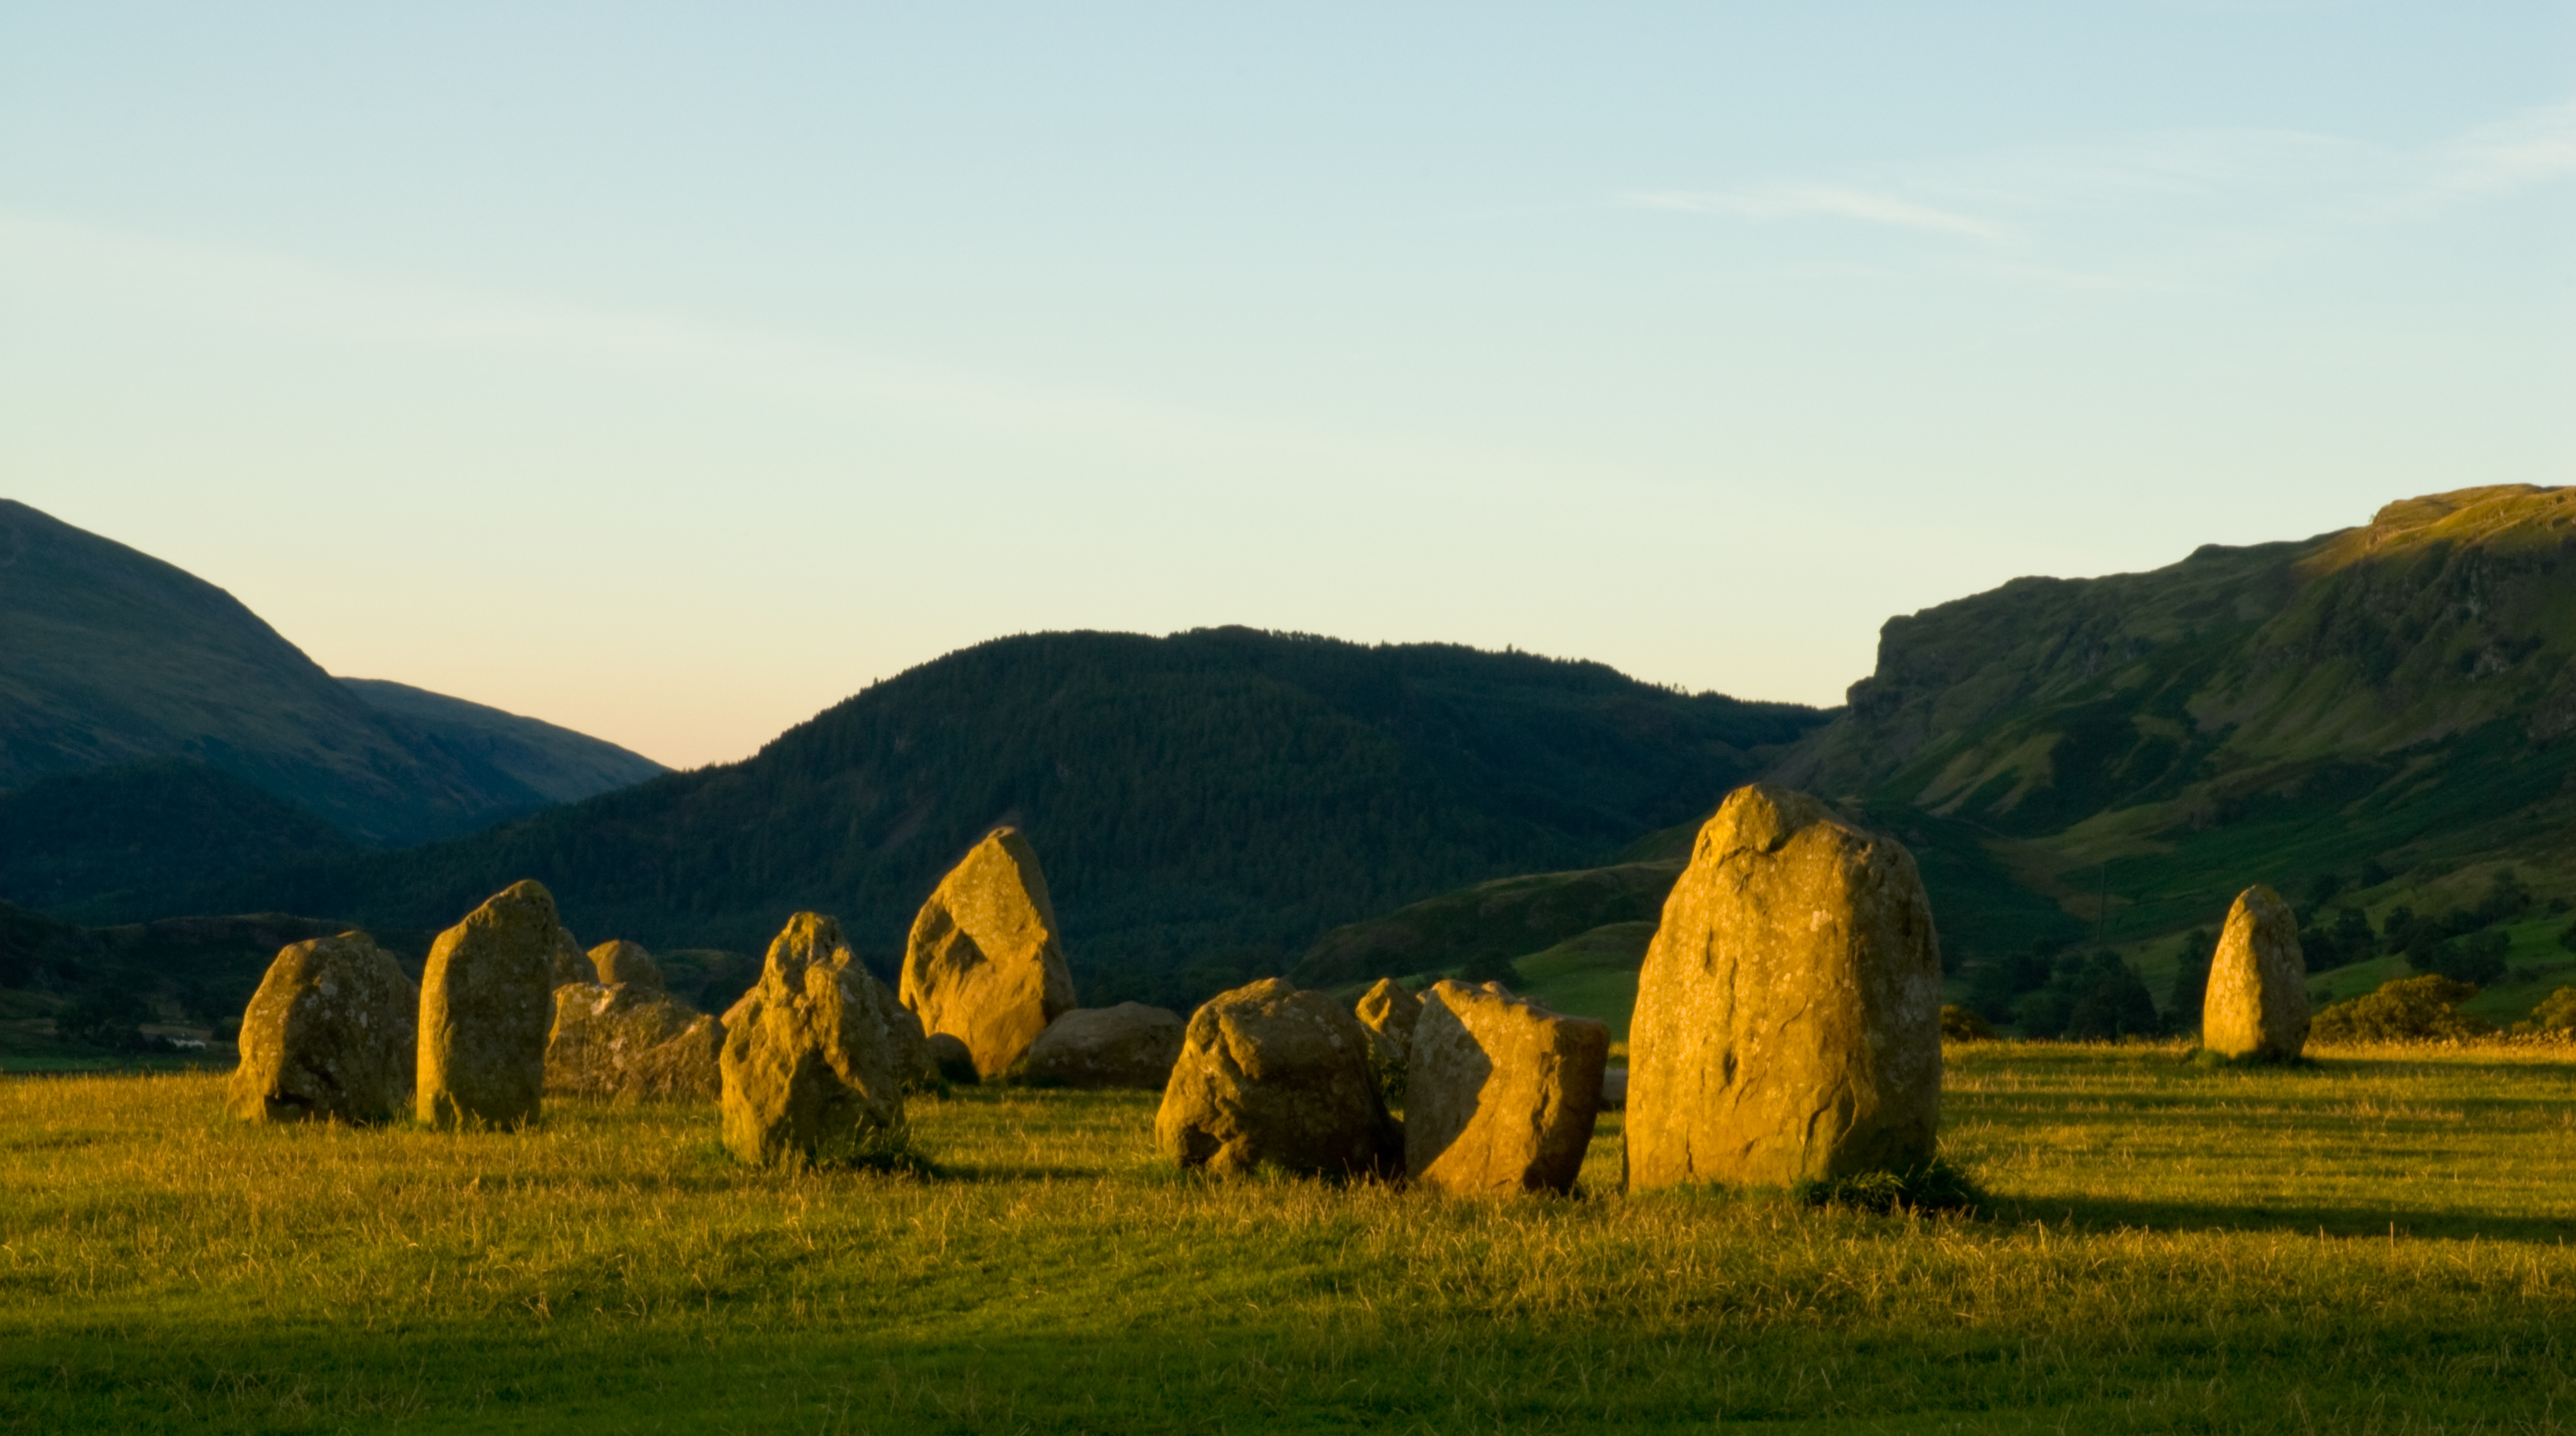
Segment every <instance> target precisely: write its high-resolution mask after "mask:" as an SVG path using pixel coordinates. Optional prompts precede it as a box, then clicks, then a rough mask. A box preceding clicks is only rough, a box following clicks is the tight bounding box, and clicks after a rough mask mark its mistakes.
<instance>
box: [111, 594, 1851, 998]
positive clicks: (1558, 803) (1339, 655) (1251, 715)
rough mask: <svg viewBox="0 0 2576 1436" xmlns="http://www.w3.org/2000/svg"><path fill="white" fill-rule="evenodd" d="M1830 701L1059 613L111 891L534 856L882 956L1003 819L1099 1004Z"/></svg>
mask: <svg viewBox="0 0 2576 1436" xmlns="http://www.w3.org/2000/svg"><path fill="white" fill-rule="evenodd" d="M1823 718H1824V715H1823V714H1821V713H1819V712H1818V711H1817V710H1814V709H1809V708H1804V707H1799V706H1796V705H1787V704H1757V703H1743V702H1738V701H1736V700H1734V699H1730V698H1725V697H1721V696H1718V695H1715V694H1700V695H1686V694H1681V693H1676V692H1673V691H1670V690H1668V689H1663V688H1659V687H1656V686H1654V685H1651V684H1645V683H1640V682H1637V681H1635V680H1633V679H1630V678H1627V677H1624V676H1622V675H1620V674H1619V673H1617V672H1615V671H1613V670H1611V669H1609V668H1606V667H1603V666H1602V665H1599V664H1594V663H1578V662H1565V661H1559V660H1553V659H1545V658H1538V657H1534V656H1531V655H1528V654H1518V653H1486V652H1479V651H1476V650H1473V649H1467V648H1461V647H1454V646H1447V645H1430V644H1422V645H1389V646H1378V647H1367V646H1362V645H1358V644H1351V643H1343V642H1338V641H1334V640H1329V639H1321V638H1312V637H1304V636H1296V635H1283V634H1270V633H1258V632H1253V631H1250V630H1246V629H1215V630H1201V631H1196V632H1191V633H1185V634H1179V635H1175V636H1173V637H1170V638H1161V639H1157V638H1147V637H1141V636H1136V635H1128V634H1103V633H1063V634H1039V635H1031V636H1025V637H1018V638H1008V639H1001V640H996V641H994V642H991V643H986V644H982V645H979V646H977V647H974V648H969V649H966V650H963V651H961V652H958V653H954V654H950V655H948V656H947V657H945V658H942V659H940V660H938V661H936V662H933V663H928V664H925V665H923V666H921V667H919V668H915V669H913V670H911V671H909V672H906V673H904V674H901V675H899V676H897V677H895V678H892V679H889V680H886V681H885V682H882V683H879V684H876V685H875V686H873V687H871V688H869V689H868V690H867V691H865V692H863V693H861V694H859V695H858V696H856V697H854V698H852V699H850V700H848V701H847V702H845V703H842V704H841V705H839V706H837V707H835V708H833V709H831V710H829V711H827V712H825V713H823V714H821V715H820V716H818V717H816V718H814V719H813V720H811V721H809V722H807V723H804V724H801V725H799V726H798V727H796V728H794V729H792V730H790V731H789V732H787V733H786V734H784V735H782V736H780V737H779V738H778V739H777V740H775V741H774V742H772V743H771V744H769V745H768V746H767V747H766V748H764V749H762V750H761V752H760V753H759V754H757V755H756V756H754V757H752V758H750V759H748V760H746V761H744V762H741V763H736V764H731V765H727V766H724V767H718V768H709V769H702V770H699V771H696V772H690V773H679V774H671V775H667V776H664V777H661V778H657V779H655V780H653V781H651V782H648V783H645V784H642V785H640V786H637V787H634V788H629V789H625V790H623V791H620V792H615V793H610V794H607V795H604V796H601V797H597V798H593V799H591V800H589V801H587V802H584V803H581V804H577V805H574V806H571V807H566V808H561V809H556V810H553V811H549V812H546V813H542V814H539V815H537V816H535V817H532V818H528V819H525V820H523V821H519V822H515V823H512V824H509V825H507V826H504V827H502V828H499V829H496V830H494V831H491V832H488V833H484V834H480V835H478V836H476V837H473V838H470V839H466V840H462V841H458V842H452V843H446V844H439V845H434V846H430V847H425V848H417V849H412V850H408V851H403V852H398V853H390V854H371V855H362V856H357V857H350V858H340V859H332V860H327V861H319V862H313V863H307V864H303V865H300V866H297V867H294V868H291V869H287V870H281V871H278V872H275V873H272V874H270V875H268V876H266V877H263V878H262V879H260V880H258V881H255V882H236V883H228V884H218V885H213V886H209V887H201V888H197V889H192V890H187V891H181V892H174V893H170V894H166V895H164V896H163V898H162V899H161V901H160V903H159V904H158V910H153V909H136V910H132V911H128V912H126V913H124V914H121V915H122V916H127V917H146V916H158V915H161V912H162V911H167V912H184V911H242V910H250V909H271V908H273V909H280V910H287V911H296V912H324V913H333V914H339V915H342V916H344V917H347V918H349V919H351V920H354V921H358V922H361V923H365V924H377V925H386V926H392V927H398V928H410V927H434V926H437V925H440V924H443V923H446V922H451V921H453V920H454V919H455V917H456V915H457V914H459V913H462V912H464V911H466V910H467V909H469V908H470V907H472V906H473V904H474V903H476V902H479V901H480V900H481V899H482V898H483V897H484V896H486V895H487V894H489V893H491V892H492V891H494V890H495V889H497V888H499V887H500V886H502V885H503V884H505V883H507V882H509V881H511V880H513V879H516V878H520V877H534V878H538V879H540V880H542V881H544V882H545V883H547V884H548V885H549V886H550V887H552V888H553V889H554V891H555V893H556V895H557V897H558V898H559V899H560V900H561V902H562V904H563V907H564V910H565V912H566V914H567V916H568V919H569V920H570V921H571V923H572V924H573V926H574V927H575V928H576V929H577V930H578V931H580V932H581V933H583V934H584V936H585V937H589V936H591V935H593V934H596V935H597V936H598V937H602V938H604V937H609V936H625V937H631V938H634V939H637V940H639V941H642V942H644V943H646V944H647V945H649V946H653V947H655V948H657V949H658V948H661V947H665V946H668V947H674V948H679V947H708V948H716V949H724V950H731V951H737V952H743V951H750V952H756V951H758V950H759V949H760V947H761V945H762V944H764V943H765V942H766V941H767V940H768V938H769V936H770V935H771V934H772V933H773V932H775V931H776V929H777V927H778V926H779V924H780V923H781V922H782V921H783V920H784V919H785V917H786V916H787V914H788V913H790V912H792V911H794V910H796V909H798V908H801V907H811V908H816V909H820V910H824V911H829V912H833V913H837V914H839V915H840V916H841V917H842V918H843V920H844V923H845V925H846V927H847V928H848V930H849V931H850V932H851V933H852V935H853V937H854V939H855V940H857V941H858V942H859V943H860V945H861V946H862V948H863V949H865V950H866V951H867V952H868V953H869V954H870V955H871V956H872V957H874V958H875V959H877V960H879V961H886V960H889V959H890V958H891V956H892V955H893V954H894V953H895V952H896V951H897V950H898V948H899V946H900V944H901V942H902V939H903V934H904V932H905V931H906V929H907V927H908V926H909V924H910V922H911V919H912V915H913V912H914V910H915V908H916V907H917V906H918V904H919V903H920V902H921V900H922V898H923V897H924V896H925V895H926V894H927V893H928V892H929V890H930V888H931V886H932V885H933V884H934V883H935V882H936V881H937V879H938V877H939V875H940V874H941V873H942V872H943V871H945V870H946V869H947V868H948V867H949V866H950V865H951V864H952V863H953V862H955V861H956V859H957V858H958V857H959V856H960V855H961V854H962V853H963V852H964V851H965V849H966V848H967V847H968V846H970V845H971V844H972V843H974V842H975V841H976V840H977V839H978V838H980V837H981V836H982V835H983V834H984V833H985V832H986V831H988V830H989V829H990V828H992V827H993V826H994V825H995V824H999V823H1010V824H1015V825H1017V826H1019V827H1021V828H1022V829H1024V830H1025V831H1027V832H1028V834H1029V835H1030V837H1031V839H1032V840H1033V841H1034V842H1035V843H1036V845H1037V848H1038V851H1039V853H1040V854H1041V855H1042V856H1043V858H1044V860H1045V863H1046V866H1047V874H1048V879H1049V882H1050V885H1051V887H1052V888H1053V891H1054V896H1055V901H1056V906H1057V908H1058V911H1059V912H1060V913H1061V915H1062V917H1063V920H1064V923H1065V926H1066V931H1067V934H1068V937H1069V941H1070V947H1071V951H1072V955H1073V959H1074V962H1075V965H1076V969H1077V974H1078V975H1079V976H1080V977H1082V979H1083V980H1084V982H1085V984H1086V985H1085V989H1084V997H1085V1000H1086V1001H1113V1000H1116V999H1117V998H1118V997H1121V996H1141V997H1145V998H1149V999H1154V1000H1161V1001H1165V1002H1167V1003H1169V1002H1182V1003H1186V1002H1190V1001H1195V1000H1196V999H1197V998H1198V997H1201V996H1204V995H1206V993H1207V992H1209V991H1213V990H1215V989H1216V988H1218V987H1221V986H1223V985H1227V984H1228V983H1230V982H1232V981H1236V980H1240V978H1241V976H1242V975H1243V974H1245V973H1249V972H1253V971H1256V970H1260V971H1276V970H1279V969H1280V968H1281V967H1283V966H1284V965H1285V964H1286V963H1287V962H1288V960H1289V959H1291V958H1292V957H1294V956H1295V955H1296V954H1297V953H1298V952H1299V951H1301V950H1302V949H1303V948H1304V947H1305V946H1306V945H1307V944H1308V943H1310V942H1311V941H1312V940H1313V939H1314V938H1315V937H1316V935H1317V934H1318V933H1320V932H1322V931H1324V930H1326V929H1328V928H1330V927H1333V926H1335V925H1336V924H1339V923H1343V922H1347V921H1350V920H1352V919H1355V918H1358V917H1362V916H1365V915H1366V914H1368V913H1370V912H1374V911H1380V910H1384V909H1386V908H1390V907H1394V906H1398V905H1401V904H1402V903H1405V902H1408V901H1411V900H1413V899H1416V898H1420V897H1424V896H1427V895H1431V894H1435V893H1439V892H1442V891H1444V890H1447V889H1449V888H1452V887H1455V886H1458V885H1460V884H1462V883H1467V882H1473V881H1477V880H1481V879H1485V878H1490V877H1496V876H1501V875H1505V874H1510V873H1515V872H1527V871H1530V870H1533V869H1542V868H1565V867H1573V866H1579V865H1582V864H1585V863H1593V862H1599V861H1601V860H1602V859H1603V858H1605V857H1607V856H1608V855H1610V854H1612V853H1614V852H1615V851H1617V850H1618V849H1619V848H1620V847H1621V846H1622V845H1624V844H1627V843H1629V842H1632V841H1634V840H1635V839H1636V838H1638V837H1639V836H1640V835H1641V834H1644V833H1648V832H1651V831H1654V830H1656V829H1659V828H1664V827H1668V826H1670V825H1671V824H1673V823H1675V822H1680V821H1686V820H1688V819H1689V818H1691V817H1692V816H1694V815H1696V814H1698V813H1700V812H1702V811H1704V810H1706V809H1707V808H1708V807H1709V805H1710V804H1712V803H1714V802H1715V801H1716V799H1717V797H1718V796H1719V795H1720V794H1722V793H1724V792H1725V791H1726V790H1727V789H1728V788H1730V787H1732V786H1734V785H1735V784H1736V783H1738V782H1741V781H1742V780H1743V779H1744V778H1746V777H1747V776H1749V775H1750V774H1751V773H1753V772H1754V771H1756V770H1757V769H1758V768H1759V767H1760V766H1761V765H1762V764H1763V763H1764V762H1765V761H1767V759H1768V758H1769V757H1770V756H1771V755H1772V754H1774V753H1776V752H1778V751H1780V747H1781V745H1784V744H1786V743H1788V742H1791V741H1794V740H1795V739H1796V738H1798V737H1799V736H1801V735H1802V734H1804V733H1805V732H1806V731H1807V730H1809V729H1811V728H1813V727H1814V726H1815V725H1816V724H1817V723H1819V722H1821V721H1822V720H1823Z"/></svg>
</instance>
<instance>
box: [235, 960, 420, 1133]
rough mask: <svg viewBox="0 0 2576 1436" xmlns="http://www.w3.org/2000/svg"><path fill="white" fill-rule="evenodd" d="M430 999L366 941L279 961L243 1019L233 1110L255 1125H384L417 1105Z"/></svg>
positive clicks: (271, 967) (272, 965)
mask: <svg viewBox="0 0 2576 1436" xmlns="http://www.w3.org/2000/svg"><path fill="white" fill-rule="evenodd" d="M419 1007H420V992H419V990H418V989H416V988H414V987H413V986H412V985H411V979H410V978H407V977H405V976H403V973H402V968H401V967H399V966H398V965H396V963H395V962H394V958H393V954H391V953H389V952H386V951H385V950H384V949H382V948H380V947H378V946H376V944H375V940H374V939H373V938H370V937H368V936H367V935H366V934H365V933H363V932H348V933H342V934H341V935H340V936H338V937H324V938H315V939H314V940H312V941H310V942H299V943H295V944H293V945H291V946H289V947H288V948H286V949H285V950H284V951H282V952H280V953H278V955H277V959H276V961H274V962H271V963H270V964H269V965H268V975H267V976H265V977H263V978H261V979H260V984H259V991H258V993H257V994H255V995H254V996H253V997H252V998H251V1000H250V1007H249V1009H248V1010H247V1011H245V1012H243V1013H242V1025H241V1065H240V1066H239V1067H237V1068H235V1069H234V1070H233V1074H232V1078H231V1080H230V1081H229V1082H228V1083H227V1084H226V1085H225V1088H224V1105H225V1107H226V1109H227V1110H229V1111H230V1112H231V1113H232V1114H233V1115H234V1116H236V1117H240V1118H243V1119H245V1120H248V1121H253V1122H301V1121H322V1120H327V1121H337V1122H381V1121H385V1120H387V1119H390V1118H393V1117H398V1116H400V1115H402V1112H403V1110H404V1108H405V1107H406V1106H407V1105H408V1104H409V1103H410V1101H411V1091H412V1073H413V1064H414V1063H415V1062H417V1061H418V1048H417V1042H418V1034H417V1033H416V1032H415V1031H414V1030H413V1024H414V1022H415V1020H416V1018H417V1014H418V1012H419Z"/></svg>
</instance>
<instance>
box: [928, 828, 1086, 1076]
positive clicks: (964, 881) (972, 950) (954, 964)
mask: <svg viewBox="0 0 2576 1436" xmlns="http://www.w3.org/2000/svg"><path fill="white" fill-rule="evenodd" d="M1057 930H1058V929H1057V926H1056V918H1055V905H1054V904H1053V903H1052V902H1051V901H1049V900H1048V898H1047V885H1046V874H1045V873H1043V872H1041V871H1039V869H1038V857H1037V854H1036V852H1034V851H1033V850H1031V849H1030V847H1029V844H1028V840H1027V839H1026V838H1023V837H1021V836H1020V834H1019V830H1018V829H1016V828H997V829H995V830H994V831H993V833H992V834H991V835H990V836H988V837H986V838H985V839H984V841H982V842H980V843H977V844H976V845H975V850H974V851H973V852H970V853H968V854H967V855H966V860H965V861H964V862H961V863H959V864H958V865H957V866H956V868H955V869H954V870H953V871H951V872H950V873H949V874H948V876H947V877H945V878H942V879H940V882H939V887H938V890H937V891H935V892H933V893H931V895H930V901H928V902H926V903H924V904H922V907H921V913H920V915H919V916H918V917H916V918H915V919H913V924H912V936H911V939H910V940H909V941H908V942H907V943H906V944H905V946H904V955H903V1005H904V1006H906V1007H909V1008H911V1009H912V1010H913V1011H914V1012H915V1013H918V1014H919V1015H920V1017H921V1025H922V1029H923V1030H924V1031H925V1032H930V1033H940V1032H945V1033H949V1034H951V1035H953V1036H955V1037H957V1038H958V1039H959V1040H961V1041H963V1042H964V1043H965V1044H966V1050H967V1051H968V1052H970V1053H972V1054H974V1058H975V1068H976V1070H977V1071H978V1072H980V1073H982V1074H983V1075H985V1076H988V1077H989V1076H992V1075H993V1074H995V1073H998V1072H1002V1071H1004V1070H1006V1069H1008V1068H1009V1067H1010V1065H1011V1064H1012V1063H1014V1062H1017V1061H1019V1060H1020V1057H1021V1054H1023V1053H1025V1052H1027V1051H1028V1050H1029V1044H1030V1043H1032V1042H1035V1041H1037V1039H1038V1034H1039V1033H1041V1032H1044V1031H1045V1030H1046V1026H1047V1024H1048V1023H1050V1022H1053V1021H1054V1020H1055V1019H1056V1018H1057V1017H1059V1016H1062V1015H1063V1014H1064V1013H1067V1012H1070V1011H1072V1010H1073V1007H1074V995H1073V973H1072V970H1071V969H1069V968H1067V967H1066V966H1065V961H1064V949H1063V945H1062V943H1061V942H1060V941H1059V940H1058V938H1057V935H1056V934H1057Z"/></svg>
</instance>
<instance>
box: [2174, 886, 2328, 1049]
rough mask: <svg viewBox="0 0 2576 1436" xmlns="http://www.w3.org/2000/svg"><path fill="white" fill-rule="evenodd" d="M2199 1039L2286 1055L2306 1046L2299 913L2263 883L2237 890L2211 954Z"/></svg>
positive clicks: (2305, 964) (2226, 1046)
mask: <svg viewBox="0 0 2576 1436" xmlns="http://www.w3.org/2000/svg"><path fill="white" fill-rule="evenodd" d="M2200 1045H2201V1046H2203V1047H2205V1048H2207V1049H2208V1050H2210V1051H2212V1052H2215V1053H2217V1054H2219V1055H2220V1056H2222V1057H2246V1058H2252V1059H2255V1060H2257V1061H2270V1062H2287V1061H2289V1060H2290V1059H2292V1058H2294V1057H2296V1056H2298V1055H2299V1050H2300V1049H2301V1048H2303V1047H2305V1046H2307V1045H2308V960H2307V955H2306V954H2304V953H2302V952H2300V951H2299V919H2298V917H2297V916H2296V915H2295V914H2293V913H2292V912H2291V911H2290V905H2289V904H2288V903H2285V902H2283V901H2281V895H2280V894H2279V893H2276V892H2274V891H2272V890H2271V889H2270V888H2267V887H2265V886H2263V885H2262V884H2260V883H2257V884H2255V885H2254V886H2252V887H2250V888H2247V889H2246V890H2245V891H2243V892H2241V893H2238V894H2237V895H2236V905H2235V906H2233V907H2231V908H2229V909H2228V910H2227V930H2226V931H2225V932H2222V933H2220V934H2219V936H2218V954H2217V956H2215V957H2212V958H2211V959H2210V960H2209V995H2208V996H2207V997H2205V998H2203V999H2202V1001H2201V1008H2200Z"/></svg>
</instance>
